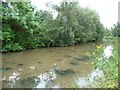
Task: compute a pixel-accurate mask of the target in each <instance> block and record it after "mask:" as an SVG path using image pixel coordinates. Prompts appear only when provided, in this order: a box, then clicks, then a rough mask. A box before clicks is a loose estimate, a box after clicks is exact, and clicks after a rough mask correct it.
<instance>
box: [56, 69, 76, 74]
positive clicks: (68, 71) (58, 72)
mask: <svg viewBox="0 0 120 90" xmlns="http://www.w3.org/2000/svg"><path fill="white" fill-rule="evenodd" d="M55 72H56V73H57V74H59V75H71V74H75V72H74V71H73V70H72V69H66V70H62V69H55Z"/></svg>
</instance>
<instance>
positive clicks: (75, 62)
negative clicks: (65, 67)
mask: <svg viewBox="0 0 120 90" xmlns="http://www.w3.org/2000/svg"><path fill="white" fill-rule="evenodd" d="M70 64H72V65H78V61H77V60H71V61H70Z"/></svg>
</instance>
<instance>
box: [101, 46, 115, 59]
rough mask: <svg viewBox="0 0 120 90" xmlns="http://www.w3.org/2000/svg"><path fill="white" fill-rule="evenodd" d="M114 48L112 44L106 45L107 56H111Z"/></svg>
mask: <svg viewBox="0 0 120 90" xmlns="http://www.w3.org/2000/svg"><path fill="white" fill-rule="evenodd" d="M112 49H113V47H112V46H111V45H109V46H106V47H105V49H104V54H103V55H104V57H105V58H109V57H110V56H111V55H112Z"/></svg>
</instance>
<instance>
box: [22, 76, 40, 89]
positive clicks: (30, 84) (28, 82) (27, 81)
mask: <svg viewBox="0 0 120 90" xmlns="http://www.w3.org/2000/svg"><path fill="white" fill-rule="evenodd" d="M35 79H37V77H35V76H33V77H28V78H25V79H22V80H20V83H21V84H22V85H24V86H25V87H27V88H33V87H34V86H35V85H37V83H38V82H35Z"/></svg>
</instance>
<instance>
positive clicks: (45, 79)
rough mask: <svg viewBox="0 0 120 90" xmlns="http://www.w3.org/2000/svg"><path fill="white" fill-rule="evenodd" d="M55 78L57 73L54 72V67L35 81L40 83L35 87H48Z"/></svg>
mask: <svg viewBox="0 0 120 90" xmlns="http://www.w3.org/2000/svg"><path fill="white" fill-rule="evenodd" d="M55 78H56V74H55V72H54V69H50V71H49V72H45V73H43V74H40V75H39V76H38V78H37V79H36V80H35V81H36V82H39V83H38V85H37V86H36V87H35V88H46V87H48V86H49V84H50V83H51V82H52V81H53V80H54V79H55Z"/></svg>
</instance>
